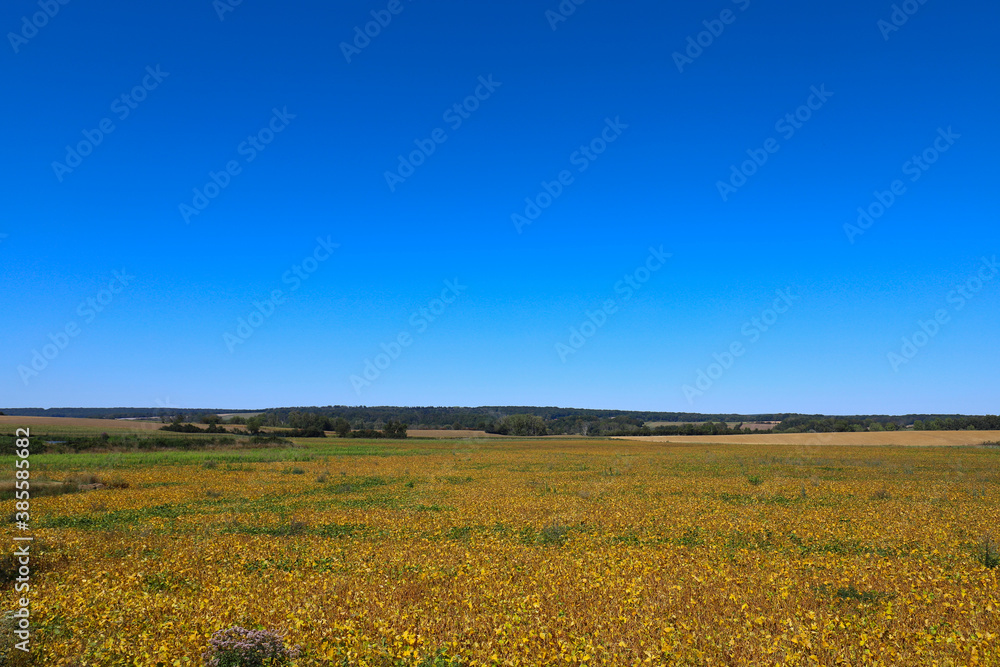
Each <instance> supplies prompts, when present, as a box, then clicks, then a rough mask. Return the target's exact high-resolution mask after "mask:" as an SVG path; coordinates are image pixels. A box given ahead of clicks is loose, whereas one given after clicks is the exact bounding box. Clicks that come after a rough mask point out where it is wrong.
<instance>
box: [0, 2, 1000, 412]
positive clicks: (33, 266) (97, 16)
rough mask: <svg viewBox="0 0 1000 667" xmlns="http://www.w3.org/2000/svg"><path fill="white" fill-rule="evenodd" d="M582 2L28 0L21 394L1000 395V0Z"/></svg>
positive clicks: (11, 122) (9, 57)
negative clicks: (998, 261) (999, 271)
mask: <svg viewBox="0 0 1000 667" xmlns="http://www.w3.org/2000/svg"><path fill="white" fill-rule="evenodd" d="M911 5H912V6H911ZM559 6H560V5H559V3H558V2H557V1H556V0H550V1H548V2H545V1H542V2H521V1H516V0H515V1H509V0H507V1H504V2H486V3H467V2H454V1H440V2H437V1H436V2H431V1H430V0H399V2H397V3H390V2H388V0H387V1H385V2H383V1H382V0H378V1H370V2H344V3H325V2H324V3H321V2H309V1H294V0H293V1H292V2H288V3H280V4H276V3H261V2H250V1H245V2H242V3H241V4H239V5H236V6H230V5H228V4H225V5H224V4H222V2H217V3H215V4H213V2H211V0H179V1H177V0H175V1H172V2H162V1H153V2H142V3H124V2H115V3H88V2H82V1H81V0H72V1H69V2H68V3H67V4H64V5H61V4H58V3H57V1H56V0H51V5H48V4H47V2H46V0H42V2H41V3H38V2H37V0H36V1H35V2H29V1H28V0H16V1H14V2H10V3H6V5H5V6H4V8H3V10H2V11H0V26H2V28H3V32H4V33H6V39H5V43H4V44H3V45H2V46H0V58H2V59H3V63H2V68H0V81H2V87H3V90H4V92H5V100H4V104H3V109H2V112H0V113H2V114H3V117H4V118H3V120H4V122H3V127H4V133H3V156H4V160H3V166H2V169H3V181H4V191H5V198H4V201H5V211H4V215H3V217H2V219H0V234H4V235H5V236H4V237H2V238H0V262H2V266H3V272H2V276H3V277H2V291H0V299H2V307H3V312H4V315H5V318H6V320H5V323H4V326H3V327H2V329H0V354H2V358H0V363H2V365H0V372H2V375H0V406H7V407H22V406H40V407H51V406H150V405H153V406H155V405H174V406H180V407H202V406H204V407H212V406H214V407H231V408H259V407H267V406H276V405H326V404H351V405H360V404H363V405H491V404H501V405H503V404H514V405H532V404H538V405H561V406H573V407H595V408H620V409H652V410H679V411H701V412H717V411H725V412H748V413H749V412H771V411H794V412H824V413H903V412H963V413H995V412H997V409H998V406H997V403H998V402H997V398H998V389H997V369H998V361H1000V350H998V348H997V345H996V341H997V332H998V331H1000V308H998V304H1000V276H994V274H995V273H996V270H994V269H988V268H985V265H983V263H982V262H983V258H984V257H985V258H987V259H992V258H993V257H994V256H995V255H996V254H997V253H1000V238H998V236H1000V234H998V231H997V219H998V218H997V213H998V211H997V200H996V195H997V187H996V179H997V155H998V154H1000V153H998V149H1000V141H998V139H1000V135H998V130H997V123H996V110H997V102H998V88H997V77H996V72H997V68H998V65H1000V62H998V61H1000V57H998V53H1000V52H998V49H997V48H996V41H995V26H996V25H997V23H998V19H1000V9H998V6H997V5H996V3H992V2H986V1H985V0H982V1H972V0H958V1H956V2H950V3H945V2H942V1H941V0H928V1H927V2H926V3H925V4H922V5H921V4H919V3H918V2H916V0H912V1H911V3H909V4H907V6H906V7H905V8H903V7H901V8H900V11H902V10H903V9H909V10H911V11H913V10H915V11H913V13H912V15H906V14H905V13H904V14H897V15H896V16H895V17H893V11H894V10H893V7H892V3H891V2H884V3H883V2H861V1H860V0H847V1H845V2H840V3H825V4H824V3H820V4H817V3H801V2H778V3H774V2H771V3H765V2H762V1H761V0H738V1H737V2H730V0H716V1H715V2H694V1H680V2H671V3H663V2H645V1H640V2H632V3H613V2H609V1H608V0H587V1H586V2H584V3H583V4H581V5H579V6H575V5H572V6H574V7H575V11H574V12H573V13H572V14H571V15H569V16H566V17H563V16H561V15H558V14H554V13H551V12H558V11H559V9H558V8H559ZM563 6H564V7H568V6H570V3H563ZM46 7H47V8H48V11H49V13H51V14H54V15H52V16H46V15H44V14H39V12H44V11H45V10H46ZM229 10H231V11H229ZM393 11H395V12H396V13H393ZM372 12H375V14H374V17H373V14H372ZM547 12H550V13H548V14H547ZM724 12H725V13H724ZM220 16H221V18H220ZM25 17H27V18H25ZM904 17H905V19H906V20H905V22H903V18H904ZM562 18H565V19H566V20H558V19H562ZM390 19H391V20H390ZM893 19H895V22H896V24H899V25H896V24H894V23H893V22H892V21H893ZM375 20H381V21H382V22H383V23H386V25H384V26H381V25H377V24H372V25H369V26H367V29H368V30H369V32H371V33H372V34H375V36H374V37H370V38H369V37H359V36H358V33H357V32H356V31H355V28H356V27H357V28H359V29H360V31H361V33H363V32H364V31H365V29H366V23H368V22H370V21H375ZM25 21H27V24H25ZM880 21H882V23H881V24H880ZM32 23H34V24H35V25H32ZM38 25H40V26H41V27H38ZM553 26H554V27H553ZM896 28H898V29H896ZM712 32H715V33H718V34H717V35H716V34H712ZM699 33H704V34H701V35H699ZM689 37H690V38H691V41H690V42H689V41H688V38H689ZM355 40H356V42H355ZM699 40H700V41H701V43H702V45H703V46H700V47H699V46H691V44H692V43H693V44H695V45H697V43H698V41H699ZM342 43H347V44H352V45H351V46H350V47H344V46H342ZM686 51H687V53H686V54H685V52H686ZM675 53H678V54H681V55H680V56H678V55H675ZM681 56H683V57H681ZM348 60H350V62H348ZM483 82H485V83H483ZM136 87H139V88H138V89H136ZM813 91H819V93H820V94H819V95H817V94H816V93H815V92H813ZM477 94H478V96H479V98H478V99H477V98H476V95H477ZM123 96H126V97H124V98H123ZM470 96H471V97H470ZM456 104H457V105H460V111H456V110H455V109H454V107H455V105H456ZM810 104H811V105H812V107H813V108H812V109H810V108H809V107H808V105H810ZM804 105H805V106H804ZM796 113H797V114H799V119H798V120H796V119H795V114H796ZM786 114H793V116H792V120H791V121H788V120H783V119H785V117H786ZM779 121H780V122H779ZM102 124H103V127H104V128H105V129H108V128H109V127H112V126H113V130H112V131H111V132H110V133H107V132H104V131H102V130H101V128H102ZM95 130H96V131H97V132H100V134H101V135H103V136H101V137H100V142H99V143H97V142H96V139H97V138H98V136H99V135H98V133H97V132H95ZM275 130H277V131H275ZM436 130H437V132H435V131H436ZM85 133H86V134H85ZM88 136H89V139H88V138H87V137H88ZM602 136H603V138H602ZM251 137H253V139H252V141H251V140H249V139H250V138H251ZM435 137H436V138H437V139H438V141H437V142H436V141H435V140H434V138H435ZM428 140H429V142H430V143H428ZM442 140H443V141H442ZM605 140H613V141H610V142H609V143H605ZM81 142H83V145H82V146H81V145H80V144H81ZM267 142H270V143H267ZM415 142H420V144H421V145H422V146H423V147H424V149H422V150H426V152H428V153H430V150H429V147H430V146H433V148H434V150H433V152H432V153H430V154H429V155H419V154H418V155H416V156H415V161H416V162H421V163H422V164H420V165H419V166H417V167H415V168H414V169H413V170H412V173H411V171H410V169H409V167H407V166H402V167H401V166H400V164H399V158H398V156H400V155H403V156H404V157H406V159H407V161H409V157H408V156H410V154H411V152H412V151H415V150H418V145H417V143H415ZM438 142H440V143H438ZM935 142H937V148H935ZM94 143H96V145H92V144H94ZM254 144H256V147H255V146H254ZM67 146H69V147H72V149H73V151H74V153H73V154H70V155H67V152H68V151H67ZM582 148H586V152H584V151H582V150H581V149H582ZM945 148H946V149H947V150H945V151H944V152H941V153H939V152H938V151H939V149H945ZM602 150H603V152H600V153H598V151H602ZM925 150H927V151H928V153H927V158H928V159H931V158H933V159H934V161H933V164H928V163H927V162H924V158H922V157H920V156H921V155H922V154H923V153H924V151H925ZM748 151H749V153H748ZM77 152H79V153H88V154H87V155H85V156H80V157H77V155H76V153H77ZM752 156H756V157H757V159H758V161H763V159H764V158H765V157H766V162H764V164H762V165H761V166H757V165H755V164H753V163H748V164H747V165H746V166H745V170H746V171H747V172H755V173H752V175H750V176H749V177H746V181H745V183H744V182H743V180H742V176H738V177H733V175H732V171H731V165H736V167H737V169H739V168H740V167H741V164H742V163H743V162H744V161H746V160H750V159H751V158H752ZM914 156H917V157H918V159H919V160H920V163H919V164H920V165H923V166H919V165H917V164H916V163H914V162H912V159H913V157H914ZM251 158H252V159H251ZM54 163H58V164H54ZM73 165H76V166H73ZM227 169H229V170H230V173H226V172H227ZM388 171H392V172H394V173H395V176H392V177H387V175H386V172H388ZM210 172H211V173H214V174H215V180H216V181H217V182H219V183H223V184H225V187H224V188H216V186H215V185H214V184H213V185H208V187H207V190H208V193H209V194H212V195H216V196H214V197H213V198H211V199H210V200H209V199H205V200H201V199H200V197H201V196H202V195H204V194H205V190H206V184H211V183H212V178H211V176H210ZM560 177H562V179H563V182H562V183H560ZM731 178H732V179H733V180H730V179H731ZM913 179H916V180H913ZM897 180H898V181H899V182H898V183H896V188H897V191H898V192H900V193H901V194H898V195H893V194H892V193H891V191H892V186H893V182H894V181H897ZM543 181H544V182H545V183H547V184H548V188H549V190H550V191H551V192H553V193H557V194H558V196H556V197H555V198H554V199H553V200H551V201H549V200H547V199H546V197H547V196H549V195H548V194H547V193H546V195H545V196H542V197H541V201H540V202H538V203H541V204H549V205H548V206H547V207H546V208H545V209H544V210H541V209H539V211H536V210H534V209H532V208H531V207H530V206H529V205H528V204H526V202H525V198H526V197H527V198H531V199H533V200H536V201H537V200H538V195H539V194H540V193H545V189H544V188H543V185H542V182H543ZM720 181H726V182H728V183H729V187H720V185H719V182H720ZM734 184H735V185H734ZM737 186H738V187H737ZM195 189H198V190H199V192H201V193H202V194H201V195H199V194H196V193H195ZM876 191H878V192H888V193H889V194H884V195H882V198H883V200H884V201H885V202H888V201H889V198H890V197H894V201H893V202H892V203H891V205H888V206H887V208H886V210H885V211H884V213H883V214H882V215H881V216H880V217H878V218H877V219H875V218H873V219H872V220H871V223H870V224H869V223H868V222H865V224H866V225H867V228H865V229H862V228H860V227H859V228H857V229H855V230H853V231H852V229H851V228H850V227H849V228H847V229H846V230H845V224H847V225H850V224H855V225H856V224H857V222H856V221H857V219H858V216H859V214H858V208H859V207H864V208H869V207H870V206H871V205H872V204H873V202H875V201H876V197H875V194H874V193H875V192H876ZM182 205H184V207H182ZM186 207H187V208H186ZM196 207H201V208H202V210H199V209H198V208H196ZM526 209H527V210H526ZM872 210H873V211H874V212H875V213H878V212H879V210H878V207H877V206H876V207H874V208H873V209H872ZM539 212H540V215H537V216H536V214H537V213H539ZM512 214H518V215H521V216H527V215H530V216H532V217H535V219H534V220H533V221H532V222H531V224H524V223H525V221H526V220H527V217H525V218H524V219H523V220H522V219H520V218H514V219H513V220H512ZM519 221H520V222H519ZM859 232H863V233H859ZM317 239H322V240H323V242H324V243H323V244H320V243H319V242H318V241H317ZM333 245H337V247H335V248H332V249H330V246H333ZM661 247H662V251H661V250H660V248H661ZM650 248H653V249H654V250H655V251H656V252H657V253H660V252H662V253H663V254H669V255H670V257H669V258H667V259H663V258H659V259H657V258H656V256H651V254H650ZM317 257H318V258H321V259H325V261H319V260H317V259H316V258H317ZM310 258H312V259H310ZM647 261H648V262H649V264H648V265H647ZM303 263H304V264H303ZM296 266H298V267H300V268H299V269H298V271H299V272H301V273H302V275H303V276H308V278H307V279H303V278H301V277H299V276H298V275H296V273H295V271H296V269H295V268H294V267H296ZM303 266H305V268H301V267H303ZM647 266H649V267H656V269H657V270H653V271H650V270H649V269H648V268H644V267H647ZM980 267H983V268H982V276H983V278H982V279H983V282H982V283H981V284H980V285H979V289H978V290H975V287H976V284H977V283H976V281H977V280H978V279H980V278H978V277H977V272H979V271H980ZM308 269H313V270H314V271H313V272H312V273H309V272H308ZM115 272H118V274H117V276H116V273H115ZM123 272H124V273H123ZM647 272H648V273H647ZM626 275H628V276H631V278H630V280H632V281H633V282H635V283H636V285H640V287H639V288H637V289H633V288H631V287H629V286H628V284H627V282H625V281H624V278H625V276H626ZM118 276H120V277H118ZM987 276H988V277H987ZM645 278H648V280H646V282H644V283H639V282H638V281H639V280H641V279H645ZM456 280H457V285H456V284H454V281H456ZM445 281H452V285H453V287H452V288H448V287H446V284H445ZM619 281H622V282H619ZM970 281H971V282H970ZM962 285H966V287H964V288H963V289H964V290H965V291H966V292H967V297H968V298H967V297H966V296H961V295H960V293H958V292H955V291H954V290H956V289H957V288H958V287H959V286H962ZM970 285H971V286H970ZM111 286H113V288H114V290H116V291H114V292H112V291H110V290H109V289H108V288H109V287H111ZM785 289H790V290H791V294H792V295H793V296H792V298H790V299H788V301H790V303H791V305H790V306H787V302H786V301H781V300H780V299H781V297H779V296H777V295H776V292H777V290H785ZM274 290H282V293H281V295H280V297H279V299H278V302H277V303H273V302H272V303H271V304H267V303H265V301H266V300H267V299H269V298H270V297H271V295H272V292H273V291H274ZM442 295H443V296H445V297H446V298H447V299H448V300H451V301H452V302H451V303H449V304H446V303H444V301H435V299H439V298H441V297H442ZM627 296H629V297H630V298H626V297H627ZM90 299H92V300H94V303H93V304H88V300H90ZM776 299H777V300H779V302H778V304H777V305H778V306H779V307H780V308H781V309H783V310H785V312H783V313H780V314H778V313H777V312H773V313H769V312H768V309H769V308H772V307H773V306H774V305H776V304H775V301H776ZM102 301H103V303H102ZM255 301H256V302H258V303H259V304H260V305H261V308H262V309H263V310H264V311H267V312H269V313H270V315H269V316H268V317H266V318H265V317H264V316H263V315H261V316H260V317H259V319H254V321H255V322H256V323H257V324H259V325H260V326H259V327H255V328H254V327H251V328H250V329H243V330H242V333H240V331H241V330H240V328H239V318H244V319H247V318H249V317H250V316H251V313H252V312H254V310H255V309H256V307H255V305H254V302H255ZM421 308H424V309H428V311H427V312H428V313H429V314H430V315H431V317H433V321H431V319H430V318H429V317H425V316H424V315H422V314H420V309H421ZM605 308H607V310H604V312H603V313H601V312H598V309H602V310H603V309H605ZM98 309H99V310H98ZM272 310H273V312H272ZM588 311H589V312H590V314H591V315H592V316H593V319H594V320H596V321H599V322H603V324H602V326H600V327H596V326H594V328H593V329H591V328H589V325H588V326H583V329H584V330H585V331H584V332H583V333H580V336H582V338H578V337H574V335H573V333H572V332H571V328H576V330H577V331H580V329H581V325H583V324H584V322H586V321H587V320H588ZM938 311H943V313H939V312H938ZM433 312H437V313H438V314H436V315H435V314H433ZM939 315H940V316H941V319H942V322H941V323H934V324H932V323H930V321H932V320H934V319H935V317H936V316H939ZM755 317H756V318H758V319H760V318H761V317H763V318H765V320H768V321H771V322H772V324H771V325H770V326H768V327H767V331H763V328H762V327H761V328H758V327H757V325H756V324H754V323H753V321H752V318H755ZM775 319H776V321H775ZM921 321H923V322H924V324H925V327H926V328H927V329H929V330H931V331H934V332H935V333H934V335H933V336H927V335H926V334H923V336H925V337H922V336H921V335H920V334H918V335H917V339H918V340H917V341H916V342H917V343H922V345H920V346H919V347H916V346H915V347H914V348H912V349H909V348H907V347H906V345H904V341H903V338H904V337H906V338H907V339H910V340H911V341H912V337H913V336H914V334H915V333H918V332H921V328H920V324H919V323H920V322H921ZM762 324H763V323H762ZM247 326H250V325H249V324H248V325H247ZM765 326H766V325H765ZM935 326H936V329H935ZM67 327H69V329H70V331H71V332H72V333H74V334H75V335H69V334H65V332H66V329H67ZM248 331H252V335H250V336H249V337H245V336H244V334H246V333H247V332H248ZM61 332H62V333H61ZM587 333H589V334H593V335H592V336H589V337H587V336H585V334H587ZM63 334H65V337H64V336H63ZM227 334H228V336H227ZM400 334H404V336H403V339H404V340H407V341H409V345H408V346H406V347H402V346H401V347H400V349H399V350H396V349H395V348H394V347H393V345H392V344H391V343H392V341H395V340H397V339H398V337H399V335H400ZM407 336H408V337H407ZM234 341H235V342H234ZM581 342H583V344H582V345H580V343H581ZM734 343H735V344H738V345H737V349H742V351H743V354H742V355H741V356H739V357H738V358H734V359H733V360H732V363H731V364H729V363H728V359H727V357H726V356H725V353H726V352H727V351H728V350H729V349H730V347H731V346H732V345H733V344H734ZM383 344H385V345H386V347H387V348H388V350H389V353H390V354H395V353H396V352H398V355H396V356H395V358H389V357H388V356H387V357H381V358H379V357H377V355H379V354H380V353H382V347H381V346H382V345H383ZM46 345H49V347H48V348H46ZM740 345H742V347H740ZM568 350H572V351H571V352H570V351H568ZM36 352H37V354H36ZM713 355H719V358H720V359H721V363H722V364H724V365H726V366H728V368H722V365H720V366H718V367H714V368H713V367H712V366H711V364H713V363H717V362H716V361H715V359H714V356H713ZM892 355H898V356H895V357H893V356H892ZM46 356H47V357H48V358H45V357H46ZM901 359H902V360H903V361H901ZM366 360H369V361H371V363H372V365H373V366H372V367H371V368H369V369H368V378H365V376H364V373H365V369H366ZM894 360H895V361H894ZM375 364H379V365H381V366H383V368H382V369H381V370H379V369H375V368H374V365H375ZM376 371H378V376H377V377H376V376H375V372H376ZM699 371H702V372H704V373H705V374H706V375H705V376H703V377H702V376H700V375H699ZM708 374H711V375H713V376H714V379H711V378H709V377H708ZM352 376H356V377H355V378H354V379H353V380H352ZM699 378H701V381H700V388H699V385H698V384H697V383H698V381H699ZM709 380H710V381H711V384H710V386H709ZM685 386H688V390H687V391H685ZM692 390H693V391H692Z"/></svg>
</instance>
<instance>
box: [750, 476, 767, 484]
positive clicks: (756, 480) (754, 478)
mask: <svg viewBox="0 0 1000 667" xmlns="http://www.w3.org/2000/svg"><path fill="white" fill-rule="evenodd" d="M747 481H748V482H750V485H751V486H760V485H761V484H763V483H764V478H763V477H761V476H760V475H750V476H749V477H747Z"/></svg>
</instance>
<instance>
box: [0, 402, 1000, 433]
mask: <svg viewBox="0 0 1000 667" xmlns="http://www.w3.org/2000/svg"><path fill="white" fill-rule="evenodd" d="M0 412H3V413H4V414H7V415H17V416H37V417H77V418H98V419H122V418H132V419H136V418H146V419H159V420H162V421H164V422H169V421H174V420H177V419H178V418H180V419H181V420H183V421H190V422H204V423H210V421H212V420H210V419H209V418H210V417H211V416H213V415H217V414H237V415H238V414H260V416H261V422H262V424H263V425H264V426H272V427H288V428H296V429H303V428H320V429H323V428H325V430H336V429H334V428H329V427H330V426H332V425H333V423H334V421H337V420H345V421H346V422H347V423H348V424H350V427H351V429H354V430H365V429H375V430H382V429H384V428H385V425H386V424H397V423H398V424H403V425H406V426H408V427H409V429H410V430H415V429H416V430H419V429H472V430H482V431H487V432H490V433H501V434H508V435H529V436H536V435H582V436H613V435H730V434H735V433H744V432H747V431H748V430H747V429H746V427H745V426H744V425H745V424H750V423H754V422H780V423H779V424H776V425H775V428H774V432H776V433H807V432H811V431H814V432H817V433H829V432H845V431H894V430H899V429H906V428H913V429H915V430H964V429H976V430H1000V417H998V416H989V415H987V416H968V415H928V414H912V415H902V416H893V415H854V416H827V415H800V414H789V413H774V414H757V415H741V414H701V413H694V412H641V411H626V410H588V409H577V408H554V407H532V406H504V407H501V406H487V407H478V408H461V407H414V408H406V407H391V406H382V407H366V406H360V407H350V406H342V405H333V406H331V405H328V406H325V407H289V408H272V409H268V410H219V409H198V410H192V409H179V408H51V409H42V408H10V409H8V408H4V409H2V410H0ZM236 421H237V422H242V421H243V420H242V419H240V418H237V419H236ZM649 422H666V424H662V425H658V426H652V427H651V426H647V424H648V423H649ZM338 423H341V424H342V423H343V422H338ZM729 424H732V426H730V425H729Z"/></svg>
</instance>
